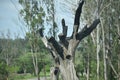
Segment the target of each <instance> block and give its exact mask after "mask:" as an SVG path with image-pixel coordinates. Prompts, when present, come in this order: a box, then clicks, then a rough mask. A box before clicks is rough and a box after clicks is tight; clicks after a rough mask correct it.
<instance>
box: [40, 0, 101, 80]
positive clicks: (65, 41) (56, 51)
mask: <svg viewBox="0 0 120 80" xmlns="http://www.w3.org/2000/svg"><path fill="white" fill-rule="evenodd" d="M83 4H84V0H81V1H80V3H79V6H78V8H77V10H76V14H75V19H74V26H73V33H72V35H71V36H70V37H67V28H68V27H67V26H66V25H65V20H64V19H62V28H63V31H62V33H61V34H59V35H58V37H59V40H60V41H59V42H57V41H56V40H55V38H54V37H50V38H49V39H48V38H46V37H44V35H43V30H42V29H40V30H39V33H40V36H41V39H42V41H43V43H44V44H45V46H46V47H47V48H48V49H49V50H50V52H51V55H52V57H53V59H54V61H55V67H54V68H52V69H51V80H59V73H61V74H60V75H61V78H62V79H63V80H79V79H78V77H77V75H76V70H75V67H74V60H75V50H76V48H77V46H78V44H79V43H80V41H81V40H82V39H83V38H85V37H86V36H88V35H89V34H90V33H91V32H92V31H93V30H94V29H95V28H96V27H97V25H98V24H99V23H100V19H96V20H95V21H93V23H92V24H91V25H90V26H89V27H87V26H85V27H84V28H83V29H82V30H81V31H78V29H79V24H80V14H81V12H82V6H83ZM88 56H89V55H88ZM88 61H89V59H88ZM88 66H89V63H88ZM88 75H89V68H88ZM88 79H89V78H88Z"/></svg>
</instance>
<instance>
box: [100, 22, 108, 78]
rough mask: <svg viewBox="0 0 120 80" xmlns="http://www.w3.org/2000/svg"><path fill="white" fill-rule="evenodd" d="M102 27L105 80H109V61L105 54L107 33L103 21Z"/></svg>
mask: <svg viewBox="0 0 120 80" xmlns="http://www.w3.org/2000/svg"><path fill="white" fill-rule="evenodd" d="M101 26H102V39H103V61H104V80H108V79H107V61H106V53H105V32H104V28H103V23H102V21H101Z"/></svg>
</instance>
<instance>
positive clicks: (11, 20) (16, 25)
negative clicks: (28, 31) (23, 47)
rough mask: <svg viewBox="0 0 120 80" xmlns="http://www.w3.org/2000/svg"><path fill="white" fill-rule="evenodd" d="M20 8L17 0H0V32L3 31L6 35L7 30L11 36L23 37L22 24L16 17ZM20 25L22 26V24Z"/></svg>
mask: <svg viewBox="0 0 120 80" xmlns="http://www.w3.org/2000/svg"><path fill="white" fill-rule="evenodd" d="M14 4H15V5H16V6H17V7H15V5H14ZM20 8H21V6H20V4H19V3H18V1H17V0H0V34H1V33H4V34H5V35H6V34H7V33H8V30H9V31H10V36H11V37H12V38H14V37H15V35H19V37H22V38H23V37H24V35H25V34H24V33H23V30H22V29H21V26H22V25H21V23H20V21H19V18H18V15H19V10H20ZM22 27H23V28H24V26H22Z"/></svg>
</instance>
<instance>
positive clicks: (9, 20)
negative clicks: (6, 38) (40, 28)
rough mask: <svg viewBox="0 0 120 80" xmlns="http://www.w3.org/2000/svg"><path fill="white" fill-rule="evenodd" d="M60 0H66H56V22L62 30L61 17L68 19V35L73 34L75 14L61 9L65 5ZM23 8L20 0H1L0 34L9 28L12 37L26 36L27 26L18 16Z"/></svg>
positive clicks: (62, 0)
mask: <svg viewBox="0 0 120 80" xmlns="http://www.w3.org/2000/svg"><path fill="white" fill-rule="evenodd" d="M60 2H64V0H57V2H56V22H57V24H58V26H59V31H60V30H61V19H62V18H64V19H65V20H66V24H67V25H68V26H69V28H68V30H69V31H68V35H71V33H72V26H73V25H72V24H73V18H72V17H73V16H72V14H70V13H68V11H65V10H63V9H61V8H63V7H64V6H61V4H60ZM21 8H22V7H21V5H20V4H19V3H18V0H0V35H1V33H4V34H7V32H8V30H9V31H10V36H11V37H12V38H14V37H15V35H19V37H21V38H24V36H25V33H24V29H25V26H24V25H22V24H21V22H20V21H19V17H18V16H19V10H20V9H21ZM47 31H48V30H47ZM0 37H1V36H0Z"/></svg>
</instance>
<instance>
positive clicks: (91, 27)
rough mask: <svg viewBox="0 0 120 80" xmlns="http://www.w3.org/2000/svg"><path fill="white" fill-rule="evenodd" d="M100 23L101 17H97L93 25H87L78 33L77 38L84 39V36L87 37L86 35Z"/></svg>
mask: <svg viewBox="0 0 120 80" xmlns="http://www.w3.org/2000/svg"><path fill="white" fill-rule="evenodd" d="M99 23H100V19H96V20H95V21H94V22H93V23H92V24H91V25H90V27H88V28H87V27H86V28H84V29H83V30H82V31H80V32H79V33H78V34H77V35H76V39H77V40H80V41H81V40H82V39H83V38H85V37H86V36H88V35H89V34H90V33H91V32H92V31H93V30H94V29H95V28H96V27H97V25H98V24H99Z"/></svg>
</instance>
